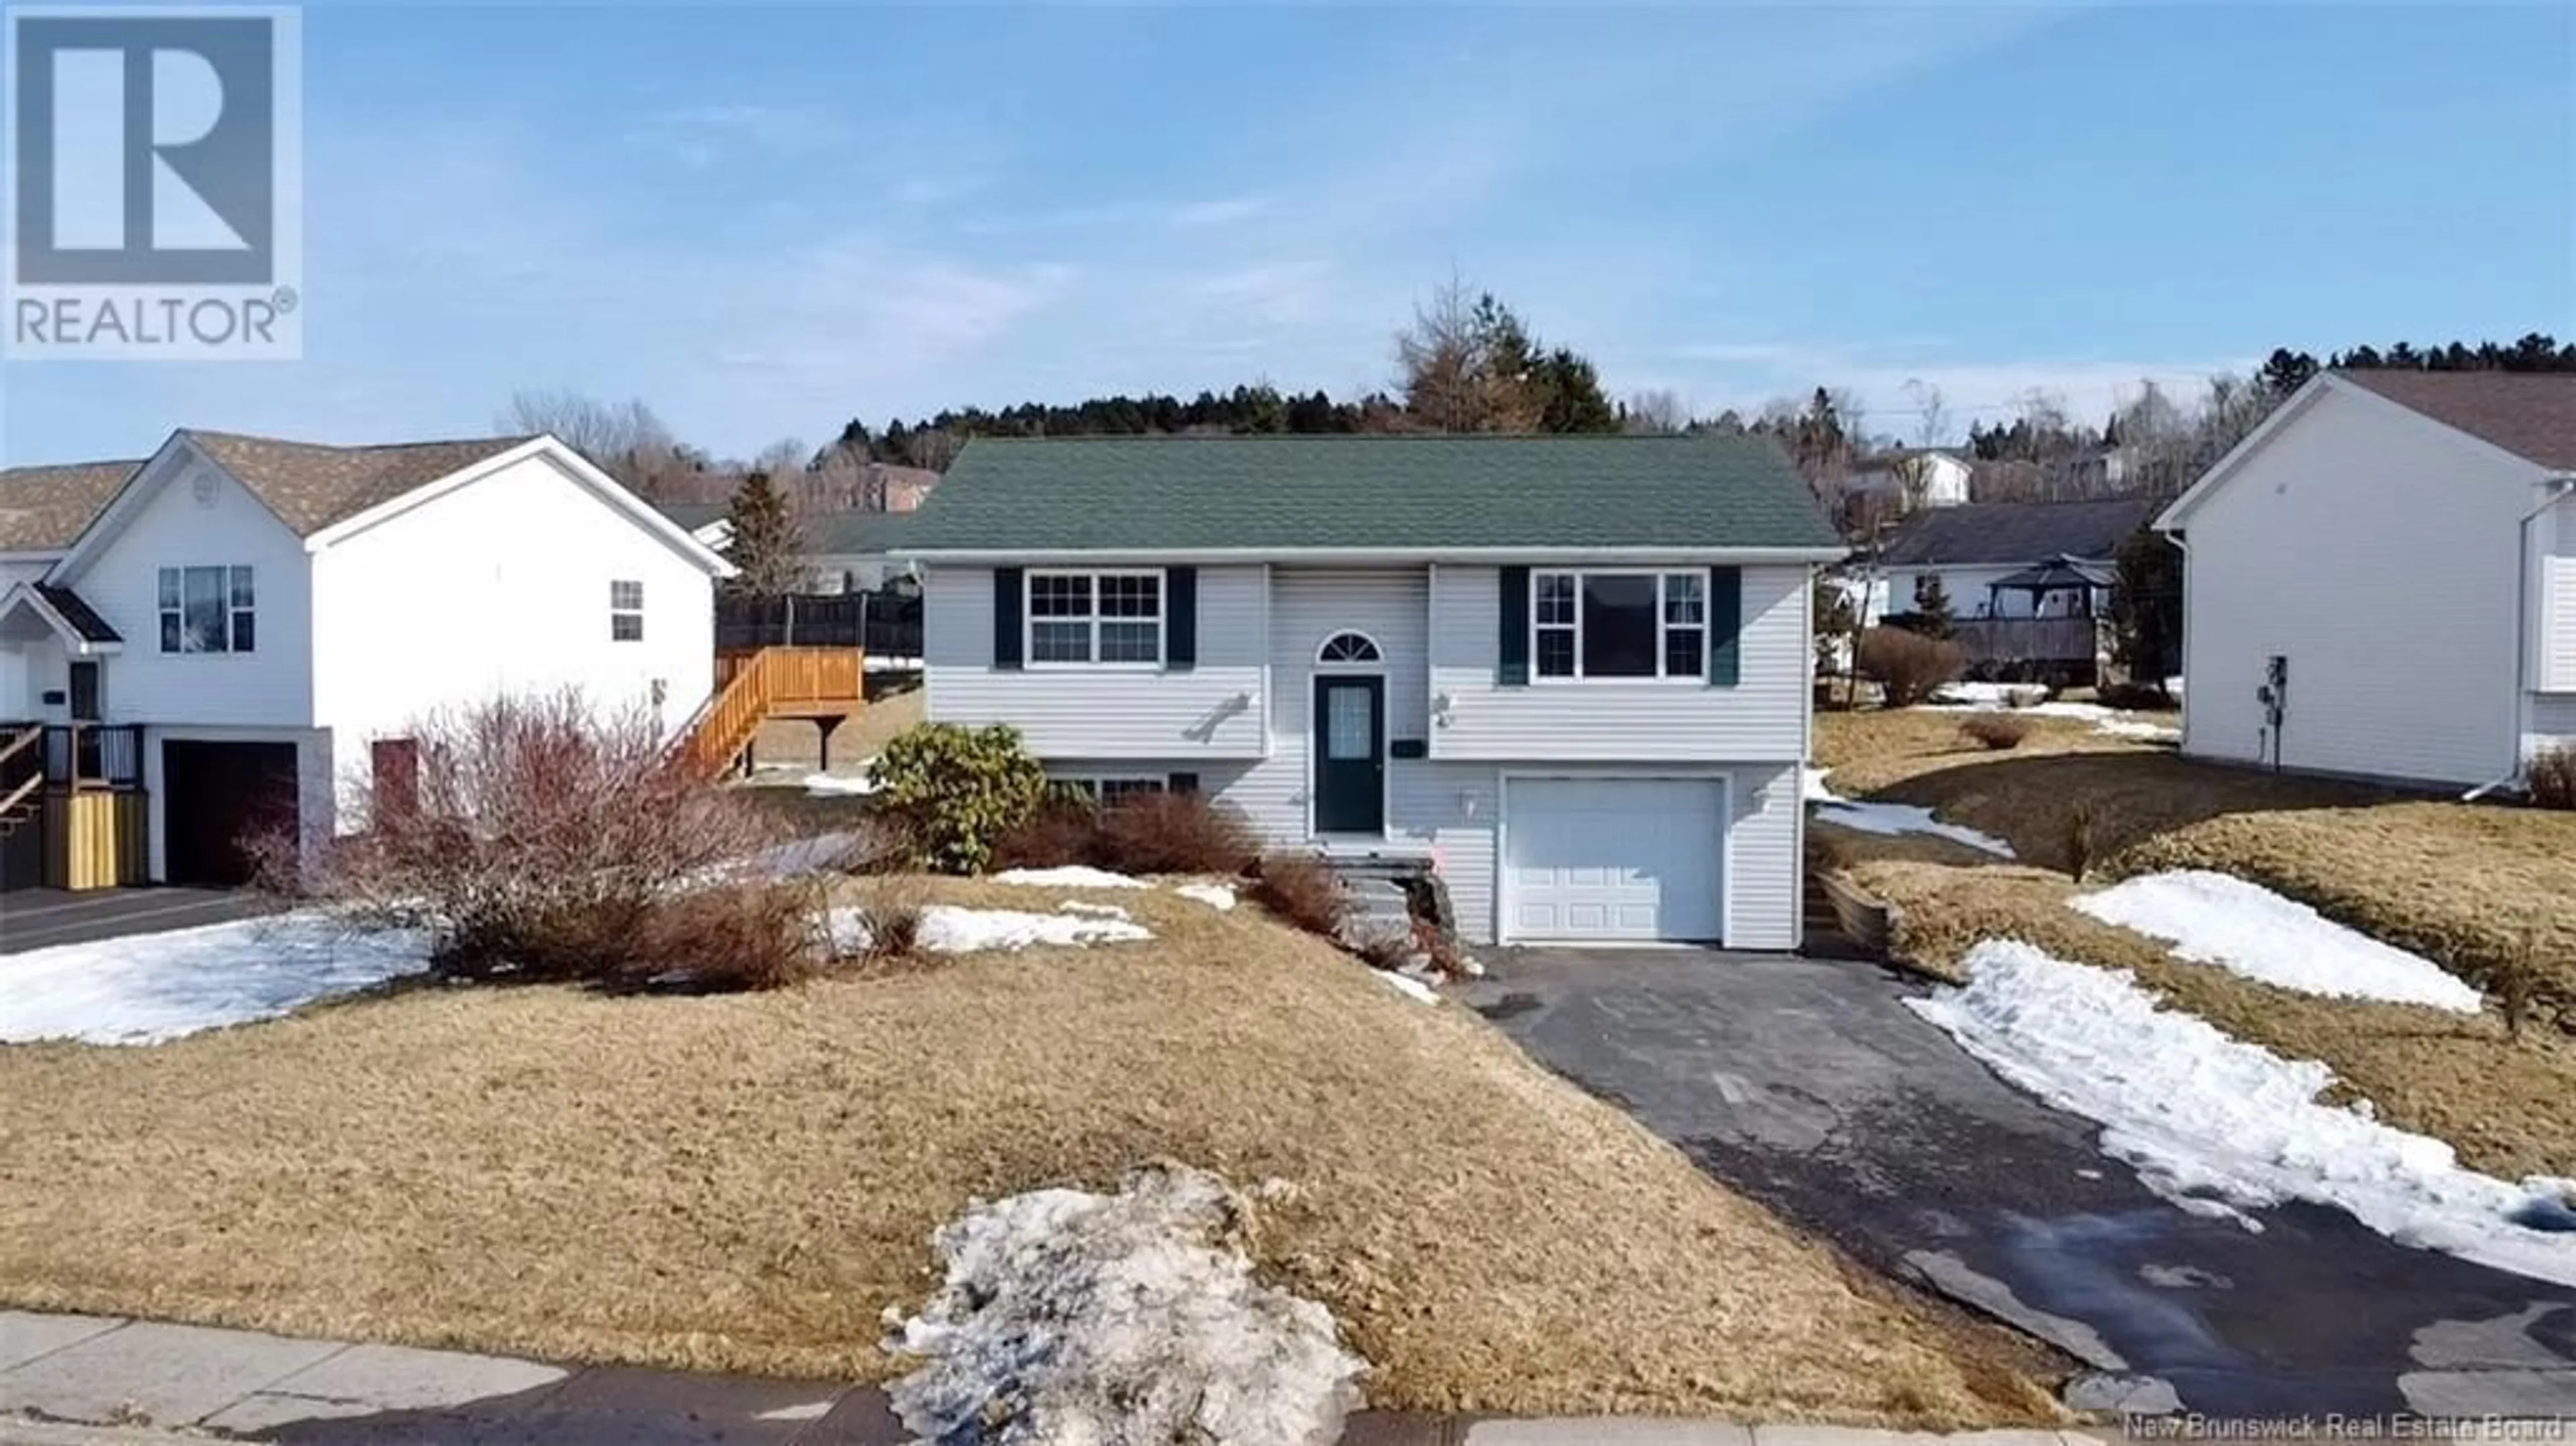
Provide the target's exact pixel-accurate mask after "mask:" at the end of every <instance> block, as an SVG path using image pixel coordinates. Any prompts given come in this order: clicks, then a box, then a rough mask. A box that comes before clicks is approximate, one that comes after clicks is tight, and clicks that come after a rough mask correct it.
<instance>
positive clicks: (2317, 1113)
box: [1908, 940, 2576, 1285]
mask: <svg viewBox="0 0 2576 1446" xmlns="http://www.w3.org/2000/svg"><path fill="white" fill-rule="evenodd" d="M1966 965H1967V970H1968V980H1969V982H1968V984H1967V985H1966V986H1965V987H1964V988H1948V989H1942V990H1939V991H1937V992H1935V993H1934V994H1933V995H1932V997H1930V998H1928V999H1919V1000H1912V1001H1909V1002H1908V1003H1909V1007H1911V1008H1912V1009H1914V1010H1915V1012H1917V1013H1919V1014H1921V1015H1922V1016H1923V1017H1924V1018H1926V1019H1928V1020H1930V1021H1932V1022H1933V1023H1934V1024H1936V1025H1938V1026H1940V1027H1941V1028H1942V1029H1944V1030H1946V1031H1948V1032H1949V1033H1950V1035H1951V1036H1952V1037H1953V1038H1955V1039H1957V1040H1958V1041H1959V1043H1960V1044H1961V1045H1962V1046H1964V1047H1965V1048H1966V1049H1967V1050H1968V1052H1969V1053H1971V1054H1973V1055H1975V1056H1977V1057H1978V1058H1979V1059H1982V1060H1984V1061H1985V1062H1986V1063H1987V1064H1988V1065H1989V1066H1991V1067H1992V1068H1993V1069H1994V1070H1995V1072H1996V1073H1998V1074H2000V1075H2002V1076H2003V1077H2004V1078H2005V1079H2007V1080H2010V1081H2012V1082H2013V1083H2014V1084H2016V1085H2019V1086H2021V1087H2022V1088H2024V1089H2026V1090H2029V1091H2030V1092H2031V1093H2033V1094H2035V1095H2038V1096H2039V1097H2040V1098H2041V1099H2043V1100H2045V1101H2047V1102H2048V1103H2049V1104H2051V1105H2054V1106H2056V1107H2057V1108H2059V1109H2063V1110H2068V1111H2071V1112H2073V1113H2075V1114H2078V1115H2082V1116H2084V1117H2085V1118H2086V1119H2089V1120H2093V1121H2095V1122H2097V1123H2099V1124H2100V1125H2101V1126H2102V1148H2103V1149H2104V1151H2106V1152H2107V1153H2109V1154H2111V1155H2113V1156H2115V1157H2117V1158H2119V1159H2122V1160H2126V1161H2128V1162H2129V1163H2130V1164H2132V1165H2135V1166H2136V1167H2137V1168H2138V1172H2139V1175H2140V1177H2141V1178H2142V1179H2143V1180H2144V1181H2145V1183H2146V1184H2147V1186H2148V1187H2149V1188H2150V1189H2153V1190H2155V1191H2156V1192H2157V1193H2159V1194H2161V1195H2163V1196H2165V1197H2166V1198H2167V1199H2169V1200H2172V1201H2173V1202H2174V1203H2175V1204H2177V1205H2179V1206H2181V1207H2183V1208H2184V1209H2187V1210H2192V1211H2195V1212H2197V1213H2201V1214H2214V1215H2222V1216H2231V1217H2234V1218H2236V1219H2238V1220H2240V1221H2242V1222H2243V1223H2244V1224H2245V1225H2246V1226H2247V1228H2249V1229H2260V1228H2261V1225H2260V1223H2259V1222H2257V1221H2255V1220H2254V1219H2253V1218H2252V1217H2250V1216H2247V1215H2244V1214H2242V1213H2241V1211H2242V1210H2247V1209H2256V1208H2260V1207H2264V1206H2269V1205H2275V1204H2278V1203H2280V1202H2282V1201H2284V1200H2307V1201H2312V1202H2314V1203H2316V1204H2319V1205H2327V1206H2332V1207H2335V1208H2337V1209H2341V1210H2344V1211H2347V1212H2349V1213H2350V1214H2351V1215H2352V1216H2353V1217H2354V1218H2355V1219H2358V1220H2359V1221H2361V1223H2363V1224H2364V1225H2367V1226H2369V1227H2370V1228H2371V1229H2373V1230H2376V1231H2378V1232H2380V1233H2381V1234H2383V1235H2386V1236H2387V1237H2388V1238H2390V1239H2391V1240H2394V1241H2396V1242H2398V1243H2399V1244H2401V1245H2411V1246H2416V1247H2419V1248H2422V1249H2428V1250H2440V1251H2444V1252H2447V1253H2449V1254H2452V1255H2456V1256H2459V1257H2461V1258H2462V1259H2465V1260H2472V1261H2476V1262H2477V1263H2479V1264H2481V1265H2487V1266H2492V1267H2494V1268H2495V1269H2498V1270H2507V1271H2512V1272H2514V1273H2515V1274H2518V1275H2527V1276H2532V1277H2534V1278H2537V1279H2541V1280H2551V1281H2556V1282H2558V1283H2560V1284H2562V1285H2576V1233H2570V1232H2566V1231H2550V1230H2548V1229H2546V1228H2539V1227H2541V1226H2545V1224H2546V1223H2547V1222H2548V1221H2550V1220H2553V1219H2555V1218H2557V1216H2558V1213H2559V1211H2560V1209H2563V1206H2564V1203H2565V1201H2566V1199H2567V1198H2568V1196H2569V1194H2570V1192H2571V1191H2576V1181H2570V1180H2550V1179H2537V1178H2535V1179H2531V1180H2526V1181H2524V1182H2523V1183H2522V1184H2520V1185H2512V1184H2508V1183H2506V1182H2505V1181H2502V1180H2498V1179H2495V1178H2494V1177H2492V1176H2488V1175H2481V1174H2478V1173H2476V1172H2474V1171H2470V1170H2465V1169H2462V1168H2461V1167H2460V1165H2459V1164H2458V1162H2457V1160H2456V1159H2455V1158H2454V1157H2453V1155H2452V1153H2451V1147H2450V1146H2448V1145H2446V1144H2443V1143H2442V1142H2441V1141H2439V1140H2436V1139H2432V1138H2429V1137H2427V1136H2424V1135H2416V1134H2409V1133H2407V1132H2406V1131H2403V1130H2397V1129H2392V1128H2390V1127H2389V1126H2387V1125H2384V1124H2381V1123H2379V1122H2378V1121H2377V1120H2375V1119H2373V1118H2372V1117H2371V1116H2370V1114H2369V1113H2368V1112H2367V1111H2366V1109H2360V1108H2355V1109H2345V1108H2338V1107H2335V1106H2329V1105H2323V1104H2319V1103H2318V1102H2317V1096H2318V1094H2319V1093H2320V1092H2321V1091H2323V1090H2324V1089H2325V1088H2326V1086H2327V1085H2328V1084H2330V1083H2331V1082H2332V1081H2333V1078H2334V1076H2333V1074H2332V1072H2331V1071H2329V1070H2328V1069H2327V1068H2326V1067H2325V1066H2324V1065H2322V1064H2320V1063H2318V1062H2316V1061H2314V1060H2284V1059H2282V1058H2281V1057H2279V1056H2278V1055H2275V1054H2273V1053H2271V1052H2270V1051H2269V1050H2265V1049H2262V1048H2259V1047H2257V1046H2255V1045H2251V1044H2246V1043H2244V1042H2242V1041H2239V1040H2235V1039H2231V1038H2229V1037H2228V1036H2227V1035H2225V1034H2223V1033H2221V1032H2220V1031H2218V1030H2217V1029H2214V1028H2212V1027H2211V1026H2210V1025H2209V1024H2207V1023H2206V1022H2204V1021H2202V1020H2199V1019H2196V1018H2194V1017H2192V1016H2191V1015H2189V1014H2184V1013H2180V1012H2177V1011H2173V1010H2168V1009H2164V1008H2161V1007H2160V1006H2158V1004H2157V1003H2156V1001H2155V1000H2154V998H2153V997H2151V996H2150V995H2148V994H2147V993H2146V992H2145V991H2143V990H2141V989H2139V988H2138V987H2137V986H2136V984H2135V983H2133V982H2132V981H2131V979H2130V976H2129V975H2127V974H2126V973H2121V972H2115V971H2112V970H2106V969H2094V968H2090V967H2087V966H2085V965H2081V964H2070V963H2067V962H2066V961H2064V960H2062V959H2056V958H2052V957H2050V956H2049V955H2047V954H2045V953H2042V952H2041V951H2040V950H2038V949H2035V948H2032V947H2031V946H2030V945H2028V944H2023V943H2019V942H2015V941H2010V940H2003V941H1992V942H1988V943H1984V944H1980V945H1978V946H1977V947H1976V948H1974V949H1972V950H1970V951H1969V953H1968V957H1967V960H1966ZM2553 1207H2558V1208H2553ZM2517 1221H2531V1222H2534V1224H2533V1225H2524V1224H2520V1223H2517Z"/></svg>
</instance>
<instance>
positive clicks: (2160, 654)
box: [2111, 527, 2183, 688]
mask: <svg viewBox="0 0 2576 1446" xmlns="http://www.w3.org/2000/svg"><path fill="white" fill-rule="evenodd" d="M2182 565H2183V557H2182V549H2180V548H2178V547H2176V546H2174V545H2173V541H2172V539H2170V538H2168V537H2166V536H2165V535H2164V534H2163V533H2161V532H2157V531H2156V530H2154V529H2153V528H2147V527H2141V528H2139V529H2138V530H2137V531H2135V532H2133V533H2131V534H2129V539H2128V541H2126V542H2124V543H2122V544H2121V545H2120V554H2119V566H2120V588H2119V591H2118V592H2117V593H2116V594H2115V595H2114V596H2113V598H2112V612H2111V622H2112V629H2113V633H2114V638H2115V641H2116V643H2117V645H2118V651H2119V657H2120V664H2121V666H2122V667H2125V668H2127V669H2128V670H2129V676H2130V678H2131V679H2133V680H2135V681H2138V682H2143V683H2150V684H2152V685H2154V686H2155V687H2157V688H2162V687H2163V686H2164V682H2165V679H2167V678H2170V677H2172V676H2174V675H2175V674H2177V673H2180V672H2181V671H2182Z"/></svg>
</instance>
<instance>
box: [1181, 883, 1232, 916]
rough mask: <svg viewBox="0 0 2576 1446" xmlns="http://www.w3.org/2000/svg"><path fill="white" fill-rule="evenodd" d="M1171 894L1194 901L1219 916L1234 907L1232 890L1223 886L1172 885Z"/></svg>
mask: <svg viewBox="0 0 2576 1446" xmlns="http://www.w3.org/2000/svg"><path fill="white" fill-rule="evenodd" d="M1172 892H1173V893H1176V894H1178V895H1180V896H1181V897H1182V898H1184V899H1196V900H1198V901H1199V902H1200V903H1202V904H1205V905H1207V906H1208V907H1209V908H1211V909H1214V910H1216V911H1217V912H1218V913H1220V914H1222V913H1225V912H1226V911H1227V910H1229V909H1232V908H1233V907H1234V890H1233V889H1232V888H1229V887H1228V886H1226V885H1224V884H1174V885H1172Z"/></svg>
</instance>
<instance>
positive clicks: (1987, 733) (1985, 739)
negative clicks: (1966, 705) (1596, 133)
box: [1959, 713, 2030, 753]
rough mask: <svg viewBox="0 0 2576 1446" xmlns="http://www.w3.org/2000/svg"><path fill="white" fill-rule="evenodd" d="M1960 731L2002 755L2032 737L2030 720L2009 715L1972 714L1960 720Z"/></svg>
mask: <svg viewBox="0 0 2576 1446" xmlns="http://www.w3.org/2000/svg"><path fill="white" fill-rule="evenodd" d="M1959 731H1960V732H1961V733H1962V734H1964V735H1966V736H1967V737H1968V738H1969V739H1970V740H1971V741H1974V742H1976V743H1980V744H1983V745H1984V746H1986V747H1987V748H1989V749H1992V750H1994V751H1995V752H1998V753H2000V752H2002V751H2003V750H2005V749H2007V748H2019V747H2020V746H2021V744H2022V740H2023V739H2025V738H2028V737H2029V736H2030V720H2029V719H2027V718H2015V717H2013V716H2012V715H2011V714H2009V713H1971V714H1969V715H1968V716H1967V717H1966V718H1964V719H1962V720H1960V723H1959Z"/></svg>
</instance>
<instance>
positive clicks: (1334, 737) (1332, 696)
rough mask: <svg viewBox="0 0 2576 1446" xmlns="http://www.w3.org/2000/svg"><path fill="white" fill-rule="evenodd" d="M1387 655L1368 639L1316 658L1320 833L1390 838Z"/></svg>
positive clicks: (1348, 639)
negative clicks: (1387, 797) (1387, 806)
mask: <svg viewBox="0 0 2576 1446" xmlns="http://www.w3.org/2000/svg"><path fill="white" fill-rule="evenodd" d="M1384 664H1385V655H1384V654H1383V653H1381V652H1380V651H1379V650H1378V645H1377V642H1376V640H1375V639H1373V638H1371V637H1369V636H1368V635H1367V634H1366V633H1349V632H1344V633H1335V634H1333V635H1332V636H1331V637H1328V638H1326V639H1325V640H1324V644H1323V646H1322V647H1320V648H1318V649H1316V651H1315V719H1314V733H1313V739H1312V742H1313V747H1312V749H1311V752H1312V755H1313V760H1314V761H1313V768H1314V791H1315V832H1317V833H1319V834H1380V833H1384V832H1385V831H1386V674H1385V672H1384Z"/></svg>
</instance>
